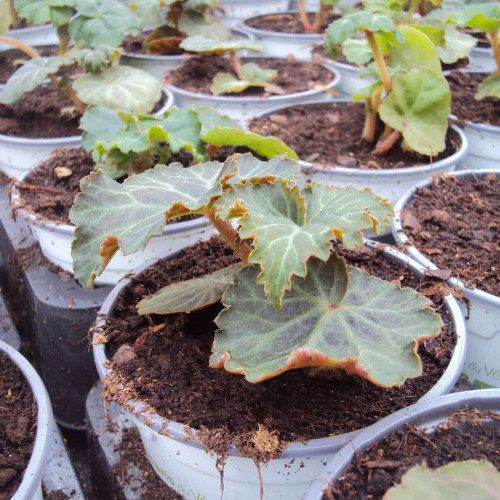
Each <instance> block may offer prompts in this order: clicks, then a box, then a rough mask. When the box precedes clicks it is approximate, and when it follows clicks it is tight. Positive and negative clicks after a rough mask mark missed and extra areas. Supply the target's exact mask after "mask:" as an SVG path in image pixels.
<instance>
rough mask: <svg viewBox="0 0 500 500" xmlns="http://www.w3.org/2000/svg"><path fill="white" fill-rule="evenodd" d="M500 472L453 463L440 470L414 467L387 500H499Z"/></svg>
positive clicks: (477, 464) (474, 462)
mask: <svg viewBox="0 0 500 500" xmlns="http://www.w3.org/2000/svg"><path fill="white" fill-rule="evenodd" d="M499 491H500V472H498V471H497V469H496V467H495V466H494V465H493V464H490V463H489V462H480V461H479V460H466V461H463V462H451V463H449V464H446V465H443V466H442V467H439V468H438V469H434V470H433V469H429V468H427V467H426V466H425V465H417V466H415V467H412V468H411V469H410V470H409V471H408V472H406V473H405V474H404V476H403V477H402V478H401V483H400V484H399V485H398V486H394V487H392V488H391V489H389V490H388V491H387V493H386V494H385V495H384V500H421V499H423V498H425V499H428V500H445V499H448V498H449V499H453V500H471V499H475V500H497V499H498V492H499Z"/></svg>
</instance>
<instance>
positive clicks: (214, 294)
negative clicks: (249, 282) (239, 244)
mask: <svg viewBox="0 0 500 500" xmlns="http://www.w3.org/2000/svg"><path fill="white" fill-rule="evenodd" d="M242 267H243V264H242V263H240V264H234V265H232V266H229V267H224V268H223V269H219V270H218V271H215V272H214V273H211V274H207V275H206V276H202V277H201V278H193V279H191V280H187V281H180V282H178V283H174V284H173V285H169V286H167V287H165V288H162V289H161V290H160V291H159V292H157V293H155V294H154V295H151V296H150V297H147V298H145V299H143V300H141V301H140V302H139V304H137V311H138V312H139V314H174V313H180V312H186V313H188V312H192V311H197V310H199V309H204V308H205V307H207V306H209V305H211V304H215V303H216V302H218V301H219V300H220V299H221V298H222V294H223V293H224V290H225V289H226V288H227V286H228V285H230V284H231V283H233V281H234V273H235V272H236V271H238V270H239V269H241V268H242Z"/></svg>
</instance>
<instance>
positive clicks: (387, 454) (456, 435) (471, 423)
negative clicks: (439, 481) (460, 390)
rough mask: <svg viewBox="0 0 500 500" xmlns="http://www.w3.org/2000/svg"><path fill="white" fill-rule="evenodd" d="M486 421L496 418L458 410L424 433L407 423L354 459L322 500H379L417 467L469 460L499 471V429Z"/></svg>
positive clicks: (434, 467) (496, 418)
mask: <svg viewBox="0 0 500 500" xmlns="http://www.w3.org/2000/svg"><path fill="white" fill-rule="evenodd" d="M487 418H493V419H495V420H499V416H498V414H496V413H493V412H491V413H490V412H488V413H482V412H480V411H479V410H477V409H463V410H461V411H460V412H457V413H455V414H454V415H452V417H451V418H450V419H449V421H448V422H446V423H444V424H442V425H441V426H438V427H436V428H435V431H434V432H431V433H429V434H427V433H426V432H425V429H419V428H418V427H417V426H410V425H407V426H406V427H405V428H404V429H402V430H400V431H397V432H395V433H394V434H391V435H390V436H388V437H386V438H385V439H383V440H382V441H380V442H379V443H376V444H374V445H373V446H372V447H370V448H369V449H368V451H367V452H366V453H365V454H363V456H361V457H359V456H357V457H355V459H354V460H353V462H352V464H351V465H350V466H349V469H348V470H347V471H346V473H345V474H344V475H343V476H342V477H341V478H340V479H339V480H338V481H337V484H336V485H335V486H334V487H333V488H332V489H331V490H330V491H328V492H325V494H324V495H323V500H333V499H339V500H340V499H342V500H358V499H365V498H366V499H368V498H369V499H373V500H378V499H381V498H382V497H383V496H384V494H385V492H386V491H387V490H388V489H389V488H390V487H391V486H393V485H395V484H398V483H399V482H400V481H401V477H402V476H403V474H404V473H405V472H406V471H408V470H409V469H411V468H412V467H413V466H415V465H421V464H423V463H426V464H427V466H428V467H430V468H431V469H436V468H438V467H442V466H443V465H446V464H448V463H450V462H463V461H465V460H473V459H475V460H484V461H488V462H490V463H492V464H493V465H494V466H495V467H496V468H497V469H500V427H498V426H496V427H495V426H494V425H487V424H485V423H484V421H483V419H487Z"/></svg>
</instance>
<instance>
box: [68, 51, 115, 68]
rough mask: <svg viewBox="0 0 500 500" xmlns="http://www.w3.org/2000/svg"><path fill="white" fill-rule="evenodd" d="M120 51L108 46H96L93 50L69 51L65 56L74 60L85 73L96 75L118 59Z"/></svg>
mask: <svg viewBox="0 0 500 500" xmlns="http://www.w3.org/2000/svg"><path fill="white" fill-rule="evenodd" d="M120 54H121V53H120V50H119V49H116V48H114V47H109V46H108V45H98V46H97V47H96V48H95V49H89V48H84V49H71V50H70V51H69V52H68V54H67V56H68V57H69V58H71V59H74V60H75V61H76V62H77V63H78V65H79V66H80V67H81V68H83V69H84V70H85V72H90V73H98V72H99V71H103V70H105V69H106V68H108V67H109V66H110V65H111V63H112V62H113V60H116V59H119V58H120Z"/></svg>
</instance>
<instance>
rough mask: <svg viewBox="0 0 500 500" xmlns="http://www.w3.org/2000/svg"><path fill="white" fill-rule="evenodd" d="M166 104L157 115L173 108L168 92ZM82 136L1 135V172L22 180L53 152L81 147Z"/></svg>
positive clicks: (166, 93)
mask: <svg viewBox="0 0 500 500" xmlns="http://www.w3.org/2000/svg"><path fill="white" fill-rule="evenodd" d="M163 92H164V93H165V98H166V100H165V104H164V106H163V107H162V108H161V109H160V110H159V111H158V113H157V115H160V114H163V113H164V112H165V111H166V110H167V109H169V108H170V107H172V105H173V101H174V98H173V96H172V94H171V93H170V92H168V91H166V90H164V91H163ZM81 140H82V137H81V136H80V135H76V136H72V137H53V138H47V139H32V138H28V137H14V136H10V135H3V134H0V171H1V172H3V173H4V174H6V175H8V176H9V177H14V178H15V179H21V177H22V176H23V175H24V174H25V172H27V171H28V170H30V169H32V168H34V167H36V166H37V165H38V164H39V163H40V162H42V161H45V160H46V159H47V158H48V157H49V156H50V153H52V151H54V150H55V149H58V148H62V147H70V148H77V147H79V146H80V145H81Z"/></svg>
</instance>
